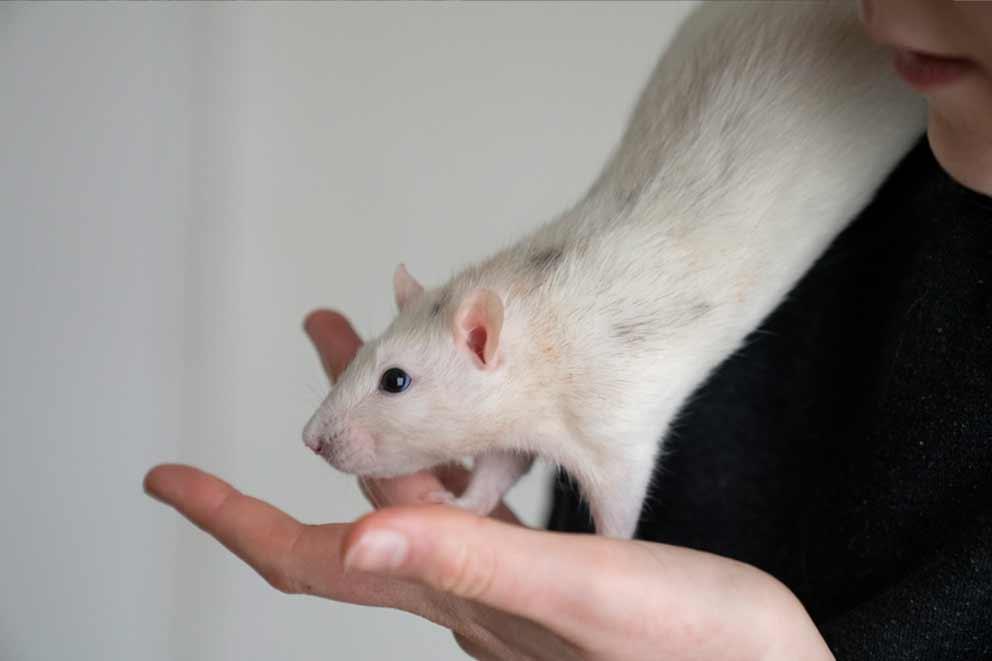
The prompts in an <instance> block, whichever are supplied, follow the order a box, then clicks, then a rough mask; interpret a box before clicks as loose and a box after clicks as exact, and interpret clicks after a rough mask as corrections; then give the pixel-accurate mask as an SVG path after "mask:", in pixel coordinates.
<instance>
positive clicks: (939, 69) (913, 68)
mask: <svg viewBox="0 0 992 661" xmlns="http://www.w3.org/2000/svg"><path fill="white" fill-rule="evenodd" d="M893 64H894V65H895V68H896V72H897V73H898V74H899V75H900V76H902V78H903V80H905V81H906V82H907V83H909V84H910V85H912V86H913V87H915V88H916V89H919V90H930V89H933V88H935V87H940V86H942V85H947V84H950V83H953V82H954V81H956V80H958V79H959V78H961V77H962V76H964V75H965V74H967V73H968V72H969V71H970V70H971V69H972V67H973V66H974V65H973V64H972V63H971V61H970V60H966V59H963V58H959V57H940V56H938V55H929V54H927V53H920V52H917V51H911V50H901V49H900V50H896V51H895V54H894V56H893Z"/></svg>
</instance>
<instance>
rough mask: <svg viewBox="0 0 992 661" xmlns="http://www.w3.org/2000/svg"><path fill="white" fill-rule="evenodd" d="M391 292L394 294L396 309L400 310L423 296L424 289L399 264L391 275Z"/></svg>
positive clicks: (404, 267)
mask: <svg viewBox="0 0 992 661" xmlns="http://www.w3.org/2000/svg"><path fill="white" fill-rule="evenodd" d="M393 291H394V292H395V293H396V307H398V308H399V309H400V310H402V309H403V308H405V307H406V304H407V303H409V302H410V301H412V300H413V299H415V298H417V297H418V296H420V295H421V294H423V293H424V288H423V286H422V285H421V284H420V283H419V282H417V281H416V280H415V279H414V277H413V276H412V275H410V272H409V271H407V270H406V266H404V265H403V264H400V265H399V266H397V267H396V272H395V273H393Z"/></svg>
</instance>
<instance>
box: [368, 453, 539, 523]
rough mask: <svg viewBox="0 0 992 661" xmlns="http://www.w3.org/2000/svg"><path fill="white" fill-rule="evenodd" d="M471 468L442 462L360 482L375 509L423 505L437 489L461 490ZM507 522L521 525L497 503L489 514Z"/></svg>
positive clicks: (513, 515) (457, 491) (508, 509)
mask: <svg viewBox="0 0 992 661" xmlns="http://www.w3.org/2000/svg"><path fill="white" fill-rule="evenodd" d="M470 476H471V472H470V471H468V470H466V469H464V468H462V467H461V466H456V465H446V466H441V467H440V468H437V469H435V470H433V471H430V470H426V471H420V472H418V473H413V474H411V475H404V476H402V477H393V478H388V479H374V478H360V479H359V485H360V486H361V489H362V492H363V493H364V494H365V497H366V498H368V499H369V502H370V503H372V505H373V506H375V507H376V509H379V508H382V507H395V506H400V505H423V504H425V503H426V502H427V499H426V497H427V496H428V495H429V494H432V493H435V492H437V491H441V490H444V491H450V492H451V493H454V494H460V493H462V492H463V491H465V487H466V486H468V481H469V477H470ZM489 516H491V517H493V518H495V519H499V520H500V521H504V522H506V523H513V524H517V525H522V524H521V522H520V519H519V518H517V515H516V514H514V513H513V510H511V509H510V508H509V507H507V506H506V504H504V503H500V504H499V505H498V506H497V507H496V509H495V510H493V511H492V512H491V513H490V515H489Z"/></svg>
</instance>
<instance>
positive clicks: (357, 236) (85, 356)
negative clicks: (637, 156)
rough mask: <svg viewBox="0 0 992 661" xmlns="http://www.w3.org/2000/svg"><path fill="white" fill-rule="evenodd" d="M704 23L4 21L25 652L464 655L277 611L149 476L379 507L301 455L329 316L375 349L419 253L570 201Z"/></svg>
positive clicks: (153, 9)
mask: <svg viewBox="0 0 992 661" xmlns="http://www.w3.org/2000/svg"><path fill="white" fill-rule="evenodd" d="M689 8H690V6H689V5H687V4H682V3H659V4H587V3H582V4H549V5H533V4H512V5H489V4H486V5H479V4H471V5H460V4H458V5H456V4H445V5H395V4H386V5H362V6H357V5H341V4H335V5H315V4H305V5H303V4H301V5H293V4H278V5H269V4H250V5H249V4H240V5H228V4H223V5H136V4H127V5H125V4H82V3H80V4H76V3H72V4H48V3H40V4H17V3H13V4H12V3H3V4H0V223H2V225H0V310H2V312H0V314H2V315H3V316H2V327H3V336H2V337H3V341H2V342H0V360H2V363H0V366H2V375H0V420H2V421H3V425H4V431H5V440H4V444H3V454H2V455H0V524H2V527H3V528H2V529H3V543H2V545H0V560H2V562H0V658H2V659H5V660H6V659H16V660H21V659H44V660H48V659H53V660H54V659H66V658H73V659H77V660H90V659H92V660H94V661H95V660H100V661H103V660H106V659H142V660H144V659H150V660H156V659H277V658H286V659H393V658H402V659H454V658H462V654H461V653H460V652H459V651H458V649H457V647H456V646H455V645H454V643H453V642H452V641H451V638H450V635H449V634H448V633H447V632H446V631H444V630H442V629H439V628H437V627H435V626H433V625H431V624H429V623H427V622H423V621H420V620H418V619H416V618H414V617H412V616H408V615H406V614H403V613H398V612H395V611H386V610H377V609H368V608H359V607H354V606H348V605H341V604H334V603H329V602H325V601H320V600H317V599H313V598H305V597H288V596H285V595H282V594H279V593H277V592H275V591H274V590H272V589H270V588H269V587H268V586H267V585H265V584H264V582H263V581H261V580H260V579H259V578H258V577H257V576H255V575H254V573H253V572H252V571H251V570H249V569H248V568H246V567H245V566H243V565H242V564H241V563H240V562H239V561H238V560H236V559H235V558H234V557H233V556H231V555H230V554H228V553H227V552H226V551H225V550H224V549H222V548H221V547H220V546H219V545H217V544H216V543H215V542H214V541H213V540H211V539H210V538H208V537H207V536H205V535H203V534H201V533H199V532H198V531H196V530H195V529H194V528H193V527H192V526H190V525H189V524H187V523H186V522H185V521H184V520H181V519H180V518H179V517H178V516H177V515H176V514H175V513H174V512H172V511H171V510H168V509H166V508H164V507H162V506H161V505H159V504H157V503H155V502H153V501H152V500H150V499H148V498H147V497H145V496H144V495H143V494H142V493H141V489H140V482H141V478H142V476H143V474H144V472H145V471H146V470H147V469H148V468H149V467H151V466H152V465H153V464H155V463H157V462H160V461H182V462H187V463H195V464H197V465H199V466H201V467H204V468H206V469H208V470H211V471H214V472H216V473H218V474H220V475H221V476H223V477H224V478H226V479H228V480H229V481H231V482H233V483H234V484H235V485H236V486H238V487H239V488H241V489H242V490H244V491H247V492H249V493H252V494H254V495H257V496H260V497H262V498H265V499H267V500H269V501H271V502H273V503H274V504H276V505H278V506H279V507H282V508H284V509H286V510H287V511H289V512H290V513H292V514H294V515H295V516H297V517H299V518H301V519H303V520H305V521H309V522H322V521H347V520H351V519H354V518H356V517H357V516H359V515H360V514H361V513H363V512H365V511H367V509H368V506H367V505H366V504H365V502H364V501H363V499H362V498H361V496H360V495H359V493H358V490H357V489H356V488H355V484H354V481H353V479H352V478H349V477H346V476H343V475H340V474H337V473H335V472H334V471H333V470H331V469H330V468H329V467H328V466H326V465H325V464H323V463H321V462H320V461H319V460H317V459H316V458H315V457H313V456H312V455H311V454H310V453H309V452H307V451H306V450H305V448H304V447H303V445H302V443H301V441H300V429H301V428H302V425H303V423H304V422H305V420H306V419H307V417H308V416H309V415H310V414H311V412H312V411H313V409H314V408H315V406H316V405H317V403H318V402H319V401H320V399H321V398H322V397H323V394H324V392H325V389H326V383H325V380H324V378H323V375H322V374H321V372H320V370H319V366H318V362H317V360H316V358H315V355H314V353H313V351H312V349H311V348H310V346H309V345H308V343H307V342H306V340H305V338H304V336H303V334H302V332H301V330H300V322H301V320H302V318H303V316H304V314H305V313H306V312H307V311H308V310H310V309H312V308H315V307H318V306H334V307H337V308H339V309H342V310H344V311H347V312H348V313H349V314H350V315H351V316H352V317H353V319H354V320H355V323H356V326H357V328H358V329H359V330H360V331H361V332H362V333H364V334H371V333H375V332H376V331H378V330H380V329H382V328H383V327H384V326H385V324H386V323H387V322H388V320H389V319H390V317H391V315H392V314H393V307H392V293H391V291H390V279H391V274H392V270H393V267H394V266H395V264H396V263H397V262H399V261H401V260H402V261H405V262H406V263H407V264H408V265H409V267H410V269H411V270H412V271H413V272H414V273H415V274H416V275H417V276H418V277H420V278H421V279H422V280H424V281H425V282H427V283H434V284H436V283H439V282H441V281H443V280H444V279H445V278H446V277H447V276H448V275H450V274H451V273H452V272H453V271H455V270H456V269H457V268H458V267H460V266H462V265H464V264H466V263H469V262H471V261H472V260H474V259H476V258H478V257H481V256H483V255H486V254H488V253H491V252H493V251H494V250H495V249H496V248H498V247H499V246H502V245H504V244H506V243H507V242H508V241H510V240H511V239H514V238H517V237H519V236H521V235H522V234H523V233H524V232H525V231H527V230H528V229H530V228H533V227H535V226H536V225H538V224H539V223H541V222H543V221H546V220H549V219H550V218H551V217H552V216H553V215H555V214H556V213H557V212H559V211H561V210H563V209H564V208H565V207H567V206H568V205H569V204H570V203H571V202H573V201H574V200H576V198H578V197H579V196H580V195H581V194H582V193H583V192H584V190H585V188H586V187H587V186H588V185H589V184H590V183H591V181H592V179H593V177H594V176H595V174H596V173H597V171H598V169H599V168H600V167H601V166H602V164H603V163H604V162H605V160H606V157H607V155H608V153H609V151H610V150H611V149H612V147H613V145H614V144H615V143H616V141H617V139H618V138H619V136H620V133H621V130H622V128H623V125H624V122H625V120H626V117H627V115H628V113H629V111H630V108H631V106H632V104H633V102H634V100H635V98H636V95H637V93H638V91H639V89H640V87H641V85H643V84H644V82H645V80H646V78H647V76H648V74H649V72H650V69H651V67H652V66H653V64H654V62H655V60H656V58H657V56H658V54H659V53H660V52H661V50H662V49H663V46H664V45H665V43H666V42H667V41H668V39H669V38H670V36H671V35H672V33H673V32H674V30H675V29H676V27H677V25H678V23H679V22H680V20H681V19H682V18H683V17H684V16H685V14H686V13H687V11H688V10H689ZM546 481H547V475H546V474H545V473H542V472H537V473H535V474H533V475H532V476H531V477H529V478H528V480H527V482H526V483H525V484H523V485H521V486H520V487H519V488H517V489H516V490H515V491H514V492H513V494H512V498H511V502H512V503H514V504H515V506H517V507H518V509H519V510H520V511H521V512H522V513H523V514H524V516H525V518H526V519H527V520H528V521H531V522H535V523H538V522H540V520H541V517H542V516H543V509H544V507H545V500H546V498H545V492H546V491H547V484H546Z"/></svg>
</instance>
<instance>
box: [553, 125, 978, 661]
mask: <svg viewBox="0 0 992 661" xmlns="http://www.w3.org/2000/svg"><path fill="white" fill-rule="evenodd" d="M655 480H656V485H655V488H654V490H653V493H652V495H651V497H650V498H649V500H648V502H647V503H646V504H645V509H644V512H643V515H642V519H641V524H640V528H639V532H638V537H640V538H642V539H648V540H655V541H661V542H667V543H671V544H678V545H683V546H689V547H693V548H697V549H703V550H707V551H711V552H714V553H718V554H720V555H724V556H728V557H732V558H737V559H739V560H743V561H745V562H749V563H751V564H753V565H756V566H757V567H760V568H761V569H764V570H766V571H768V572H770V573H771V574H773V575H774V576H776V577H777V578H779V579H780V580H782V581H783V582H784V583H785V584H786V585H787V586H789V587H790V588H791V589H792V590H793V591H794V592H795V593H796V595H797V596H798V597H799V598H800V600H801V601H802V602H803V603H804V604H805V606H806V608H807V609H808V610H809V612H810V614H811V615H812V617H813V619H814V621H815V622H816V623H817V625H818V626H819V627H820V630H821V632H822V633H823V635H824V637H825V638H826V640H827V642H828V643H829V644H830V646H831V648H832V649H833V650H834V653H835V654H836V655H837V657H838V658H839V659H873V660H878V659H968V660H969V661H972V660H974V659H980V658H992V198H989V197H986V196H982V195H979V194H977V193H974V192H972V191H969V190H967V189H965V188H963V187H961V186H959V185H958V184H956V183H955V182H954V181H953V180H951V179H950V178H949V177H948V176H947V175H946V174H945V173H944V172H943V170H941V168H940V166H939V165H938V164H937V163H936V161H935V160H934V157H933V155H932V153H931V151H930V149H929V147H928V145H927V144H926V141H925V140H922V141H921V142H920V144H919V145H917V147H916V148H915V149H914V150H913V151H912V152H911V153H910V154H909V155H908V156H907V157H906V158H905V159H904V161H903V162H902V163H901V164H900V166H899V167H898V168H897V170H896V171H895V172H894V173H893V174H892V175H891V176H890V177H889V179H888V181H887V182H886V184H885V185H884V186H883V187H882V189H881V190H880V191H879V193H878V195H877V196H876V198H875V200H874V202H873V203H872V204H871V205H870V206H869V207H868V208H867V209H865V211H864V212H863V213H862V214H861V215H860V216H859V218H858V219H857V220H856V221H855V222H854V223H853V224H852V225H851V226H850V227H849V228H848V229H847V230H846V231H845V232H844V233H843V234H842V235H841V236H840V237H839V238H838V239H837V241H835V242H834V244H833V245H832V246H831V248H830V249H829V250H828V251H827V253H826V254H824V256H823V257H822V258H821V259H820V260H819V261H818V262H817V263H816V264H815V265H814V266H813V268H812V269H811V270H810V271H809V273H807V274H806V276H805V277H804V278H803V280H802V281H801V282H800V283H799V285H797V286H796V288H795V289H794V290H793V291H792V292H791V294H790V295H789V297H788V298H787V300H786V301H785V302H784V303H782V304H781V305H780V306H779V307H778V309H777V310H775V312H774V313H773V314H772V315H771V316H770V317H769V318H768V319H767V320H766V321H765V322H764V323H763V324H762V326H761V328H760V329H759V330H757V331H755V332H754V333H753V334H752V335H751V336H750V337H749V339H748V341H747V344H746V345H745V347H744V348H743V349H741V350H740V351H739V352H737V353H736V354H735V355H733V356H732V357H731V358H729V359H728V360H727V361H725V362H724V364H723V365H722V366H721V367H720V369H718V370H717V372H716V373H714V374H713V375H712V377H711V378H710V379H709V380H708V381H707V382H706V384H705V385H704V386H703V387H702V388H701V389H700V390H699V391H698V392H697V393H696V395H695V396H694V398H693V399H692V401H691V403H690V404H689V405H688V406H687V407H686V409H685V410H684V411H683V414H682V415H681V416H680V419H679V421H678V423H677V424H676V426H675V429H674V431H673V432H672V434H671V435H670V437H669V439H668V440H667V442H666V446H665V454H664V456H663V457H662V458H661V459H660V461H659V466H658V468H657V470H656V476H655ZM555 488H556V493H555V502H554V506H553V510H552V513H551V518H550V527H551V528H553V529H558V530H572V531H578V530H589V517H588V514H587V512H586V511H585V509H584V507H583V506H582V505H581V503H579V502H578V499H577V497H576V495H575V493H574V491H573V490H572V489H571V488H570V486H569V485H568V484H567V482H566V481H565V480H561V481H560V482H559V483H558V484H557V485H556V487H555Z"/></svg>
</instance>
